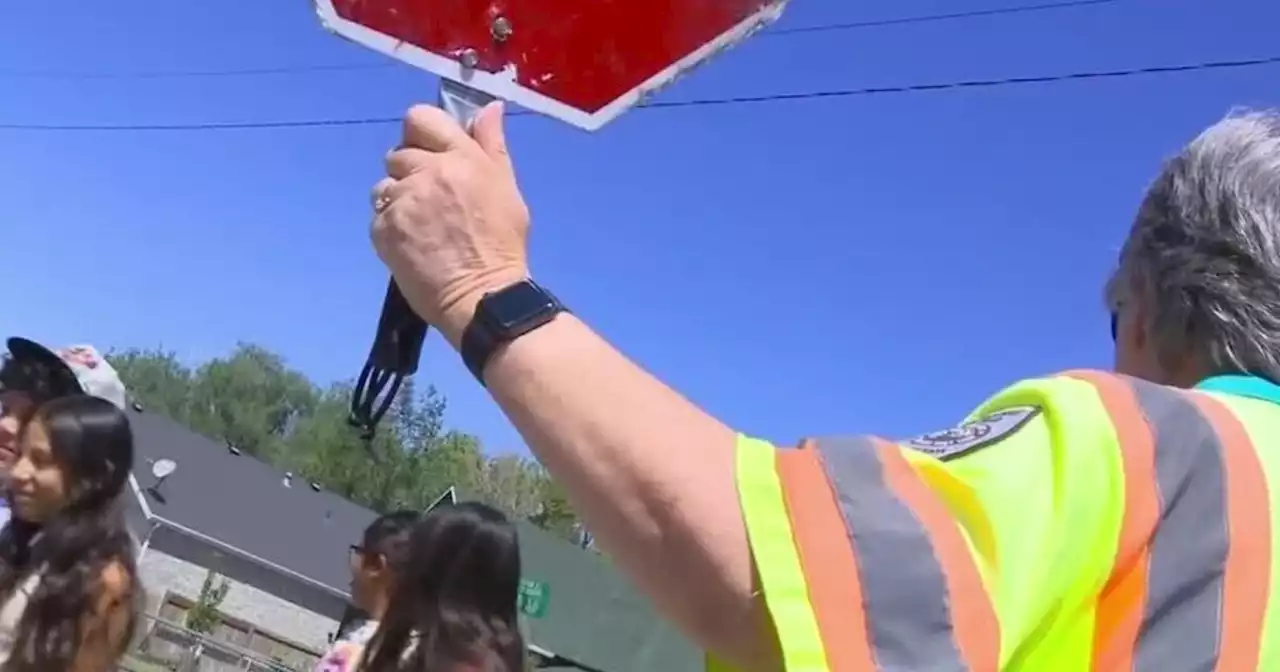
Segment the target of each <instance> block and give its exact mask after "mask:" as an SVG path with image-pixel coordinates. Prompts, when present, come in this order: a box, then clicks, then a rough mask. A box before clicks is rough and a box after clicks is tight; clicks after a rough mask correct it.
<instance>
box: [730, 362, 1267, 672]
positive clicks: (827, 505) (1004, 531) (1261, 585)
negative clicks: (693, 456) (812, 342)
mask: <svg viewBox="0 0 1280 672" xmlns="http://www.w3.org/2000/svg"><path fill="white" fill-rule="evenodd" d="M737 468H738V475H737V479H738V489H739V495H740V503H741V506H742V510H743V513H744V517H745V519H746V523H747V530H748V536H749V538H750V543H751V549H752V553H753V554H754V559H755V563H756V567H757V570H758V573H759V576H760V583H761V589H762V592H763V600H764V602H765V604H766V605H767V608H768V610H769V612H770V614H771V616H772V620H773V623H774V626H775V628H776V634H777V637H778V641H779V644H780V647H781V652H782V658H783V660H784V662H785V669H786V671H787V672H863V671H877V672H878V671H890V670H893V671H905V670H921V671H929V672H944V671H946V672H951V671H955V672H960V671H966V672H993V671H996V670H1002V671H1003V670H1019V671H1022V670H1028V671H1032V670H1033V671H1036V672H1041V671H1056V670H1063V671H1072V672H1074V671H1077V670H1079V671H1094V670H1098V671H1107V672H1110V671H1112V670H1126V671H1128V670H1133V671H1135V672H1184V671H1191V670H1197V671H1199V670H1206V671H1212V670H1216V671H1220V672H1249V671H1252V670H1280V610H1277V609H1269V608H1268V607H1269V603H1270V596H1271V586H1272V585H1273V583H1275V582H1276V580H1277V578H1276V577H1277V575H1276V572H1277V569H1278V568H1280V550H1278V549H1277V548H1276V544H1277V542H1278V541H1280V536H1277V534H1276V533H1275V531H1274V523H1273V521H1272V511H1278V510H1280V506H1278V504H1280V502H1278V501H1277V498H1280V480H1278V479H1280V386H1276V385H1273V384H1271V383H1268V382H1266V381H1263V380H1261V379H1256V378H1249V377H1244V376H1234V377H1232V376H1229V377H1221V378H1215V379H1210V380H1208V381H1205V383H1204V384H1202V385H1201V386H1199V388H1197V389H1196V390H1190V391H1188V390H1178V389H1174V388H1169V387H1163V386H1159V385H1155V384H1152V383H1148V382H1145V381H1140V380H1135V379H1130V378H1125V377H1121V376H1118V375H1114V374H1108V373H1102V372H1097V371H1077V372H1070V373H1065V374H1061V375H1057V376H1053V377H1048V378H1043V379H1036V380H1028V381H1023V382H1021V383H1018V384H1016V385H1014V386H1012V387H1010V388H1008V389H1006V390H1004V391H1003V392H1001V393H999V394H997V395H996V396H995V397H993V398H992V399H990V400H988V401H987V402H986V403H985V404H983V405H982V406H981V407H980V408H978V410H976V411H975V412H974V413H973V414H971V415H970V416H969V418H968V420H967V421H966V422H965V423H964V424H962V425H960V426H959V427H957V428H954V429H951V430H947V431H945V432H937V433H933V434H928V435H925V436H922V437H919V438H917V439H913V440H911V441H906V442H900V443H893V442H889V441H884V440H880V439H876V438H843V439H819V440H811V441H806V442H804V443H803V444H802V445H801V446H800V447H799V448H797V449H784V450H779V449H776V448H774V447H773V446H772V445H770V444H768V443H765V442H762V441H757V440H753V439H748V438H741V439H740V440H739V445H738V461H737Z"/></svg>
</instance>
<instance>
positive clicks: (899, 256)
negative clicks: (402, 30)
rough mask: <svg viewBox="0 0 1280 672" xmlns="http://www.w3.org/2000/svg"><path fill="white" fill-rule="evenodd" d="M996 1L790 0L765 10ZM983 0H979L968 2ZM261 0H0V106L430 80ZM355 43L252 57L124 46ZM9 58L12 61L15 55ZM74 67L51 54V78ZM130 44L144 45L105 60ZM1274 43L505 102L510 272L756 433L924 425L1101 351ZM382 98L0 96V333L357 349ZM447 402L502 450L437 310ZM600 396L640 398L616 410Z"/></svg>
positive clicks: (1104, 13)
mask: <svg viewBox="0 0 1280 672" xmlns="http://www.w3.org/2000/svg"><path fill="white" fill-rule="evenodd" d="M1017 2H1018V0H953V1H952V2H943V1H942V0H897V1H896V2H888V1H886V0H874V1H869V2H846V1H839V0H792V4H791V7H790V9H789V10H788V14H787V16H786V17H785V18H784V22H783V24H782V26H784V27H799V26H808V25H818V24H829V23H836V22H846V21H862V20H875V19H884V18H892V17H898V16H910V15H917V14H930V13H938V12H954V11H963V10H968V9H983V8H989V7H1000V6H1010V5H1014V4H1017ZM984 3H990V4H984ZM1278 22H1280V3H1275V2H1270V1H1267V0H1217V1H1216V2H1212V3H1211V2H1209V1H1208V0H1117V1H1116V2H1113V3H1109V4H1105V5H1099V6H1093V7H1085V8H1077V9H1070V10H1058V11H1051V12H1042V13H1035V14H1020V15H1012V16H996V17H988V18H979V19H970V20H963V21H950V22H937V23H928V24H914V25H901V26H891V27H878V28H869V29H863V30H851V31H844V32H840V31H836V32H826V33H811V34H803V35H795V36H774V37H761V38H758V39H756V40H755V41H753V42H752V43H749V44H747V45H745V46H743V47H741V48H739V49H737V50H734V51H732V52H730V53H729V54H727V55H726V56H724V57H723V58H722V59H720V60H719V61H717V62H716V63H715V64H713V65H711V66H709V67H707V68H704V69H701V70H699V71H698V72H697V73H695V74H694V75H693V76H691V77H689V78H688V79H686V80H682V81H681V82H680V83H679V84H678V85H677V86H675V87H674V88H672V89H670V90H669V91H667V92H665V93H664V94H663V95H662V98H663V99H665V100H681V99H690V98H708V97H718V96H736V95H755V94H762V93H764V94H767V93H782V92H799V91H812V90H820V89H832V88H857V87H865V86H881V85H885V86H888V85H898V84H911V83H929V82H940V81H948V80H955V79H974V78H988V77H1002V76H1024V75H1039V74H1054V73H1065V72H1072V71H1081V70H1096V69H1111V68H1125V67H1132V66H1147V65H1160V64H1172V63H1184V62H1195V61H1206V60H1222V59H1233V58H1250V57H1259V56H1272V55H1276V53H1277V50H1280V47H1277V46H1276V44H1275V32H1274V26H1276V25H1277V23H1278ZM381 62H382V61H381V59H380V57H378V56H376V55H375V54H372V53H365V52H363V51H362V50H361V49H359V48H358V47H354V46H352V45H348V44H346V43H344V42H342V41H340V40H339V39H337V38H334V37H332V36H330V35H328V34H326V33H325V32H323V31H322V30H321V29H320V28H319V26H318V25H317V23H316V21H315V19H314V15H313V13H312V10H311V8H310V6H309V4H308V3H307V2H303V1H301V0H295V1H294V2H284V1H276V0H253V1H251V0H226V1H225V2H216V3H214V2H197V1H196V0H172V1H169V2H163V3H159V2H153V1H151V0H115V1H113V2H110V3H107V2H90V1H89V0H67V1H65V2H57V3H53V2H40V3H35V2H25V3H17V2H10V3H3V4H0V126H3V125H5V124H10V125H12V124H17V125H22V124H54V125H57V124H69V125H112V124H123V125H131V124H151V123H154V124H172V123H199V122H240V121H273V120H294V119H316V118H348V117H370V116H376V117H381V116H394V115H397V114H400V113H401V112H402V111H403V110H404V109H405V108H406V107H407V106H408V105H410V104H411V103H414V102H419V101H429V100H432V99H433V98H434V82H433V80H432V79H431V78H430V77H428V76H427V75H425V74H422V73H418V72H415V71H412V70H409V69H408V68H404V67H400V66H388V67H377V66H378V65H379V64H380V63H381ZM348 64H353V65H362V64H367V65H369V66H371V67H362V68H356V69H349V70H338V71H332V70H329V71H323V70H322V71H315V70H312V71H302V72H291V73H287V74H273V75H258V76H200V77H190V76H188V77H158V76H150V75H148V73H151V75H154V74H155V73H157V72H164V71H169V72H172V71H187V72H189V71H226V70H242V69H261V68H285V69H289V68H308V67H312V66H328V65H348ZM33 73H43V74H33ZM74 73H79V74H74ZM137 75H146V76H137ZM1277 82H1280V67H1276V66H1272V67H1260V68H1252V69H1243V70H1225V71H1215V72H1201V73H1191V74H1183V75H1167V76H1147V77H1134V78H1124V79H1115V80H1108V81H1084V82H1069V83H1058V84H1043V85H1027V86H1010V87H1003V88H997V89H983V90H972V91H949V92H938V93H917V94H895V95H883V96H867V97H853V98H829V99H822V100H808V101H798V102H779V103H765V104H753V105H737V106H723V107H721V106H717V107H700V108H686V109H666V110H640V111H636V112H633V113H631V114H628V115H626V116H625V117H623V118H622V119H621V120H619V121H618V122H616V123H615V124H614V125H612V126H609V127H607V128H606V129H604V130H603V131H601V132H599V133H597V134H593V135H592V134H585V133H582V132H579V131H576V130H573V129H570V128H567V127H561V126H560V125H558V124H557V123H555V122H552V121H549V120H545V119H540V118H528V117H522V118H516V119H512V120H511V121H510V124H509V130H508V135H509V138H510V142H511V144H512V149H513V152H514V153H515V157H516V162H517V167H518V169H519V172H520V176H521V179H522V185H523V188H524V191H525V194H526V196H527V198H528V200H529V202H530V205H531V207H532V210H533V212H534V217H535V224H534V240H533V249H532V255H533V256H532V258H533V264H534V272H535V274H536V275H537V277H538V278H539V279H540V280H541V281H542V282H543V283H544V284H546V285H548V286H549V287H551V288H553V289H554V291H556V292H557V294H559V295H560V296H561V297H562V298H563V299H564V300H565V301H566V302H567V303H568V304H569V305H570V306H571V307H572V308H573V309H574V310H575V311H576V312H577V313H579V314H580V315H582V316H583V317H584V318H586V319H587V320H588V321H589V322H590V323H591V324H593V325H594V326H595V327H596V328H598V329H599V330H600V331H601V332H602V333H603V334H604V335H605V336H606V337H607V338H609V339H610V340H611V341H612V342H614V343H615V344H617V345H618V346H619V347H620V348H621V349H622V350H624V351H625V352H627V353H628V354H629V355H631V356H632V357H634V358H635V359H637V360H638V361H639V362H641V363H642V364H643V365H645V366H646V367H648V368H649V369H650V370H652V371H654V372H655V373H656V374H657V375H658V376H660V377H661V378H663V379H664V380H666V381H668V382H669V383H671V384H672V385H674V386H675V387H676V388H678V389H679V390H681V391H682V392H684V393H685V394H687V395H689V396H690V397H691V398H693V399H694V400H696V401H697V402H698V403H700V404H702V405H703V406H705V407H706V408H708V409H710V410H711V411H712V412H714V413H716V414H717V415H719V416H721V417H723V418H724V419H726V420H727V421H728V422H730V423H731V424H733V425H735V426H737V427H739V428H741V429H743V430H745V431H748V432H752V433H756V434H760V435H764V436H767V437H769V438H774V439H777V440H782V441H789V440H792V439H795V438H797V437H799V436H801V435H805V434H829V433H835V432H853V431H859V432H863V431H871V432H877V433H881V434H885V435H889V436H904V435H911V434H915V433H919V432H924V431H929V430H934V429H940V428H944V427H946V426H948V425H950V424H952V423H953V421H954V420H956V419H957V418H959V417H960V416H962V415H963V414H964V413H966V412H967V411H968V410H969V409H970V408H972V407H973V406H974V405H976V404H977V403H978V402H979V401H981V399H982V398H983V397H984V396H986V395H987V394H989V393H991V392H993V391H995V390H997V389H999V388H1000V387H1001V386H1003V385H1005V384H1007V383H1010V382H1013V381H1014V380H1016V379H1018V378H1022V377H1026V376H1032V375H1036V374H1040V373H1047V372H1052V371H1055V370H1059V369H1064V368H1073V367H1081V366H1092V367H1106V366H1108V365H1109V363H1110V356H1111V355H1110V347H1109V346H1110V342H1109V338H1108V333H1107V324H1106V317H1105V315H1104V313H1103V310H1102V308H1101V304H1100V300H1099V287H1100V285H1101V283H1102V282H1103V280H1104V279H1105V277H1106V274H1107V273H1108V271H1109V270H1110V267H1111V264H1112V263H1113V261H1114V258H1115V253H1116V250H1117V248H1118V246H1119V244H1120V242H1121V240H1122V238H1123V236H1124V233H1125V231H1126V229H1127V226H1128V223H1129V220H1130V218H1131V216H1132V213H1133V210H1134V207H1135V205H1136V204H1137V202H1138V199H1139V198H1140V196H1141V194H1142V191H1143V188H1144V186H1145V184H1146V183H1147V181H1148V180H1150V179H1151V177H1152V176H1153V175H1154V174H1155V172H1156V170H1157V168H1158V165H1159V162H1160V160H1161V158H1162V157H1164V156H1166V155H1168V154H1169V153H1170V152H1172V151H1174V150H1175V149H1176V148H1177V147H1178V146H1179V145H1180V144H1181V143H1183V142H1184V141H1186V140H1187V139H1189V138H1190V137H1192V136H1193V135H1194V134H1195V133H1196V132H1198V131H1199V130H1200V129H1201V128H1202V127H1204V126H1206V125H1207V124H1209V123H1211V122H1213V121H1214V120H1215V119H1217V118H1218V117H1220V116H1221V115H1222V114H1224V113H1225V112H1226V111H1227V110H1228V109H1230V108H1231V107H1233V106H1237V105H1248V106H1267V105H1277V104H1280V93H1278V91H1280V89H1277V88H1276V83H1277ZM397 130H398V129H397V127H396V126H394V125H374V126H360V127H342V128H300V129H283V130H282V129H275V130H236V131H216V132H210V131H205V132H100V131H93V132H63V131H58V132H54V131H31V130H15V129H7V130H6V129H3V128H0V227H2V228H0V231H3V238H2V239H0V267H2V268H4V273H3V274H2V275H0V279H2V282H3V283H4V286H3V289H2V290H0V291H2V292H3V295H4V296H5V297H6V299H7V300H6V301H5V302H4V307H3V309H2V310H0V331H3V332H4V333H5V334H24V335H29V336H33V337H36V338H39V339H44V340H46V341H49V342H56V343H60V342H67V341H75V342H92V343H94V344H96V345H99V346H100V347H104V348H106V347H126V346H162V347H165V348H168V349H172V350H175V351H177V352H178V353H179V354H180V355H181V356H182V357H184V358H186V359H188V360H191V361H199V360H201V359H204V358H208V357H211V356H216V355H219V354H223V353H226V352H227V351H228V350H229V349H230V348H231V347H232V346H233V345H234V344H235V343H236V342H237V341H251V342H256V343H260V344H263V345H265V346H268V347H270V348H273V349H275V350H277V351H279V352H281V353H283V354H284V355H285V356H286V357H287V358H288V360H289V361H290V363H292V364H293V365H295V366H297V367H299V368H301V369H303V370H305V371H306V372H308V373H309V374H310V375H312V376H313V377H314V378H315V379H317V380H318V381H329V380H335V379H339V378H344V377H349V376H351V375H353V374H354V373H355V372H356V371H358V369H359V366H360V365H361V363H362V362H363V358H364V355H365V353H366V351H367V348H368V346H369V342H370V339H371V337H372V332H373V325H374V323H375V320H376V317H377V311H378V308H379V305H380V302H381V298H382V292H383V288H384V283H385V279H386V276H385V272H384V270H383V269H382V268H381V267H380V265H379V263H378V261H377V259H376V258H375V257H374V255H373V252H372V251H371V248H370V246H369V243H368V234H367V227H368V220H369V213H368V196H367V194H368V189H369V187H370V186H371V185H372V184H373V183H374V182H375V181H376V179H377V178H378V176H379V170H380V169H381V159H382V156H383V155H384V153H385V151H386V150H387V149H388V148H389V147H390V146H391V145H393V144H394V143H395V141H396V133H397ZM422 377H423V378H425V379H427V380H429V381H431V382H434V383H435V384H436V385H437V386H438V387H439V388H440V389H441V390H442V391H443V392H444V393H445V394H446V395H447V396H448V399H449V402H450V413H449V418H448V421H449V423H450V424H452V425H453V426H456V427H458V428H460V429H464V430H468V431H472V432H475V433H478V434H479V435H481V436H482V437H483V438H484V439H485V442H486V444H487V446H488V447H489V448H490V449H491V450H495V451H506V450H519V449H522V448H521V444H520V440H519V437H518V436H517V435H516V433H515V432H514V430H513V429H511V427H510V426H509V425H508V424H507V423H506V421H505V420H504V419H503V418H502V416H501V414H500V413H499V412H498V410H497V409H496V407H495V406H494V405H493V404H492V402H490V401H489V400H488V398H487V396H485V394H484V392H483V390H481V389H480V387H479V386H478V385H476V384H475V383H474V382H473V381H471V380H470V378H469V377H468V375H467V374H466V372H465V370H464V369H463V367H462V366H461V365H460V364H459V363H458V362H457V361H456V360H455V358H454V357H453V356H452V355H451V354H450V353H448V352H446V350H445V348H444V347H443V345H442V344H441V343H440V342H439V341H438V340H433V341H432V344H431V345H430V347H429V348H428V350H427V353H426V354H425V356H424V367H423V376H422ZM619 412H642V411H641V410H640V409H619Z"/></svg>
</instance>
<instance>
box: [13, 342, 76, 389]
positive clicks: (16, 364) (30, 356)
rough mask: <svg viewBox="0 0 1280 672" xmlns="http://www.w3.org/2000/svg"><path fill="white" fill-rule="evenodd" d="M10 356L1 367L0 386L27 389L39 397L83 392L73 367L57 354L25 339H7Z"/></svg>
mask: <svg viewBox="0 0 1280 672" xmlns="http://www.w3.org/2000/svg"><path fill="white" fill-rule="evenodd" d="M7 345H8V348H9V356H8V358H7V359H6V360H5V362H4V366H3V367H0V389H2V390H16V391H19V392H27V393H30V394H32V395H33V396H36V397H39V398H41V399H54V398H57V397H65V396H68V395H72V394H83V393H84V387H83V386H81V385H80V379H79V378H78V377H77V376H76V373H75V371H74V370H72V368H71V366H70V365H68V364H67V363H66V362H65V361H63V360H62V358H61V357H59V356H58V354H57V353H55V352H54V351H52V350H50V349H49V348H46V347H44V346H43V345H40V344H39V343H36V342H35V341H32V340H29V339H26V338H10V339H9V340H8V342H7Z"/></svg>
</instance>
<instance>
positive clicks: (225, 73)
mask: <svg viewBox="0 0 1280 672" xmlns="http://www.w3.org/2000/svg"><path fill="white" fill-rule="evenodd" d="M1119 1H1120V0H1059V1H1058V2H1045V3H1040V4H1031V5H1013V6H1008V7H992V8H987V9H974V10H968V11H963V12H947V13H942V14H919V15H915V16H899V17H892V18H888V19H872V20H867V21H852V22H844V23H829V24H819V25H814V26H797V27H794V28H773V29H770V30H766V31H764V32H762V33H760V37H785V36H788V35H804V34H812V33H828V32H837V31H847V30H863V29H867V28H882V27H888V26H902V25H911V24H920V23H940V22H948V21H960V20H966V19H979V18H987V17H993V16H1007V15H1017V14H1034V13H1040V12H1049V11H1056V10H1063V9H1072V8H1077V7H1089V6H1095V5H1109V4H1114V3H1116V2H1119ZM393 67H397V64H396V63H392V62H381V63H347V64H341V63H338V64H327V65H326V64H316V65H293V66H275V67H261V68H241V69H233V70H167V71H165V70H160V71H153V72H135V73H120V72H94V71H79V72H77V71H57V70H11V69H3V68H0V77H11V78H23V79H72V80H145V79H182V78H199V77H253V76H262V75H291V74H304V73H313V72H351V71H362V70H383V69H387V68H393Z"/></svg>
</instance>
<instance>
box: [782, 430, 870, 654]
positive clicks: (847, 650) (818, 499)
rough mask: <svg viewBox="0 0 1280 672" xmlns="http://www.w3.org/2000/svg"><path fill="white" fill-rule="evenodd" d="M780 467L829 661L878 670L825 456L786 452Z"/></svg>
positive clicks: (814, 452)
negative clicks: (823, 459) (825, 464)
mask: <svg viewBox="0 0 1280 672" xmlns="http://www.w3.org/2000/svg"><path fill="white" fill-rule="evenodd" d="M777 470H778V478H779V479H780V480H781V482H782V486H783V493H784V497H785V498H786V502H787V512H788V514H789V516H790V518H791V526H792V527H791V529H792V534H793V536H794V539H795V545H796V551H797V553H798V554H799V556H800V564H801V566H802V567H803V568H804V575H805V583H806V584H807V585H808V588H809V603H810V604H811V605H812V606H813V610H814V613H815V615H816V617H817V619H818V629H819V630H820V632H821V635H822V645H823V648H824V650H825V652H826V657H827V665H828V666H829V667H830V669H832V670H838V671H839V672H846V671H848V672H864V671H870V670H874V669H875V663H874V659H873V658H872V656H871V647H870V645H869V644H868V643H867V617H866V612H865V611H864V609H863V597H862V582H861V580H860V579H859V578H858V566H857V562H856V560H855V559H854V550H853V546H852V540H851V539H850V538H849V535H848V534H847V533H846V532H845V529H844V520H843V518H841V516H840V504H839V502H838V501H837V499H836V493H835V492H834V491H833V490H832V487H831V483H830V482H828V480H827V475H826V471H825V469H824V467H823V465H822V456H821V455H820V454H819V453H818V451H817V450H814V449H813V448H812V447H811V446H810V445H802V446H801V448H799V449H797V450H780V451H778V457H777Z"/></svg>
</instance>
